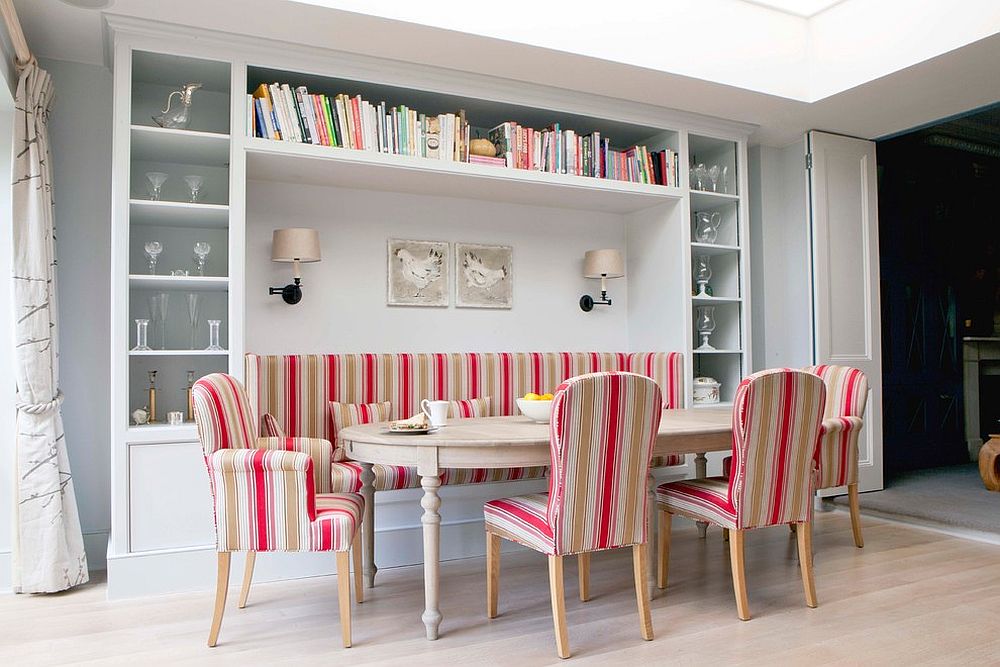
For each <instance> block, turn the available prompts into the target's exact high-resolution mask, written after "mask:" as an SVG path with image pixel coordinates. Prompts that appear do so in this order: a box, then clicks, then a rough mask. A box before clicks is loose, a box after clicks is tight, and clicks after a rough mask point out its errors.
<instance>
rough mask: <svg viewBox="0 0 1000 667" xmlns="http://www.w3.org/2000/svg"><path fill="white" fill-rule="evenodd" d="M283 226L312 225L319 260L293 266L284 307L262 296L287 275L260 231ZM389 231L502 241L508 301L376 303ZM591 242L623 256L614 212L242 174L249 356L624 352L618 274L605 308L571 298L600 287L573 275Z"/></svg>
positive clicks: (381, 298)
mask: <svg viewBox="0 0 1000 667" xmlns="http://www.w3.org/2000/svg"><path fill="white" fill-rule="evenodd" d="M511 218H514V219H513V220H512V219H511ZM294 226H302V227H315V228H317V229H319V230H320V239H321V242H322V247H323V261H322V262H320V263H318V264H306V265H303V277H302V280H303V294H304V296H303V299H302V302H301V303H299V304H298V305H296V306H288V305H286V304H285V303H284V302H283V301H282V300H281V298H280V297H277V296H268V294H267V288H268V286H270V285H274V286H279V285H284V284H286V283H288V282H290V281H291V267H290V266H289V265H288V264H275V263H273V262H271V261H270V252H271V232H272V230H274V229H275V228H279V227H294ZM389 238H405V239H430V240H440V241H451V242H455V241H469V242H473V243H490V244H503V245H510V246H512V247H513V248H514V259H513V267H514V272H513V275H514V308H513V309H512V310H481V309H468V308H455V307H454V306H453V307H450V308H447V309H444V308H413V307H388V306H386V240H387V239H389ZM594 248H619V249H621V250H622V251H623V252H624V250H625V225H624V222H623V220H622V218H621V216H618V215H612V214H606V213H595V212H588V211H566V210H562V209H550V208H541V207H531V206H511V205H509V204H499V203H492V202H482V201H471V200H464V199H451V198H444V197H424V196H416V195H405V194H397V193H384V192H373V191H365V190H349V189H340V188H327V187H316V186H304V185H289V184H286V183H269V182H255V181H251V182H250V183H248V186H247V272H246V273H247V295H246V307H247V316H246V349H247V351H248V352H258V353H289V352H298V353H310V352H366V351H373V352H395V351H413V352H431V351H437V352H453V351H454V352H458V351H465V350H476V351H479V350H482V351H500V350H505V351H507V350H509V351H527V350H541V351H550V350H602V351H603V350H609V351H624V350H626V349H627V345H628V335H627V317H626V314H627V311H628V301H627V292H628V290H627V283H626V281H627V278H623V279H618V280H611V281H609V292H610V294H611V296H612V298H613V300H614V305H613V306H612V307H610V308H606V307H602V306H599V307H597V308H595V309H594V311H593V312H590V313H584V312H583V311H581V310H580V307H579V305H578V302H579V300H580V296H581V295H582V294H584V293H590V294H597V293H598V292H599V289H600V283H599V281H596V280H587V279H585V278H583V277H582V267H583V254H584V252H585V251H586V250H589V249H594ZM626 271H627V267H626ZM452 272H454V266H452ZM626 275H627V273H626Z"/></svg>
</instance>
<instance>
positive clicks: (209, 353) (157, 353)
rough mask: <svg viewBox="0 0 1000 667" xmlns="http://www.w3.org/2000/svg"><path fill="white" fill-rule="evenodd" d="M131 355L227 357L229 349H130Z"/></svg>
mask: <svg viewBox="0 0 1000 667" xmlns="http://www.w3.org/2000/svg"><path fill="white" fill-rule="evenodd" d="M128 356H130V357H226V356H229V350H221V351H216V350H144V351H142V352H138V351H136V350H129V351H128Z"/></svg>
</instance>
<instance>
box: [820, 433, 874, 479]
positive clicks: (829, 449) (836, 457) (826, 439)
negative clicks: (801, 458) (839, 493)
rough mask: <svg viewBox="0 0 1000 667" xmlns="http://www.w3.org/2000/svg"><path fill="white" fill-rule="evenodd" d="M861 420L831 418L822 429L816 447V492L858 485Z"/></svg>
mask: <svg viewBox="0 0 1000 667" xmlns="http://www.w3.org/2000/svg"><path fill="white" fill-rule="evenodd" d="M862 426H864V420H863V419H861V418H860V417H829V418H827V419H824V420H823V422H822V424H821V425H820V428H819V442H818V443H817V447H816V457H815V460H816V468H817V471H818V473H819V476H818V479H817V483H816V488H817V489H829V488H833V487H836V486H844V485H845V484H854V483H856V482H857V481H858V434H859V433H860V432H861V427H862Z"/></svg>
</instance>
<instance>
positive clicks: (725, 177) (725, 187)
mask: <svg viewBox="0 0 1000 667" xmlns="http://www.w3.org/2000/svg"><path fill="white" fill-rule="evenodd" d="M719 178H721V179H722V191H723V192H725V193H726V194H727V195H729V194H733V193H732V191H730V189H729V167H723V168H722V174H721V176H720V177H719Z"/></svg>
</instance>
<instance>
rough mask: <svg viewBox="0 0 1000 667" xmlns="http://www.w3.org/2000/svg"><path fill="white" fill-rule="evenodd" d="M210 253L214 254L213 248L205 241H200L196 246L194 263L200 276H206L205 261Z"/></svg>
mask: <svg viewBox="0 0 1000 667" xmlns="http://www.w3.org/2000/svg"><path fill="white" fill-rule="evenodd" d="M210 252H212V246H211V245H209V244H208V243H206V242H205V241H198V242H197V243H195V244H194V255H195V260H194V263H195V265H196V266H197V267H198V275H199V276H203V275H205V260H206V259H207V258H208V253H210Z"/></svg>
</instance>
